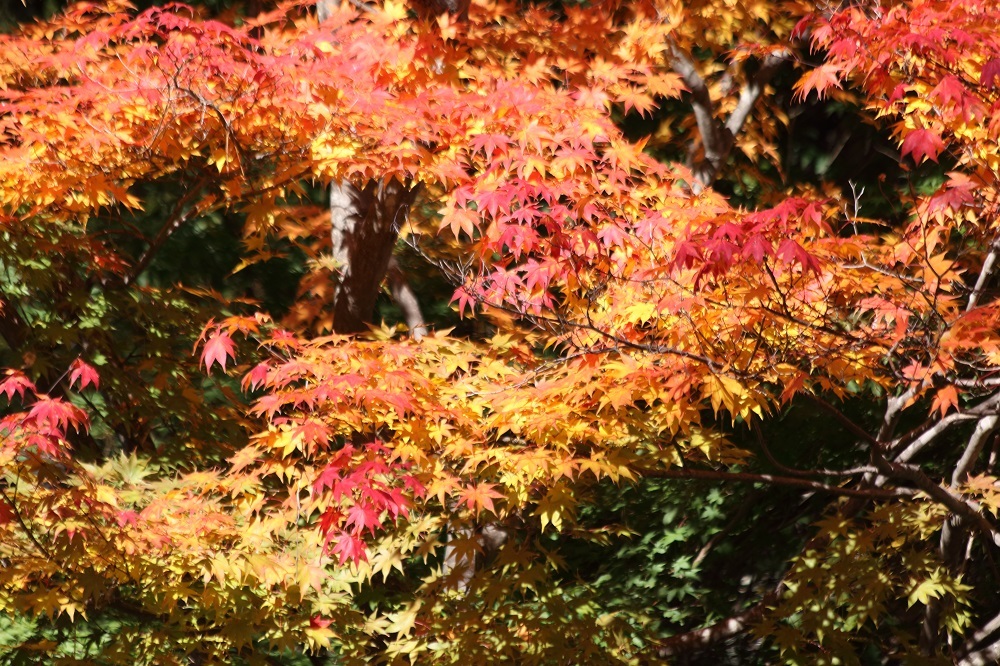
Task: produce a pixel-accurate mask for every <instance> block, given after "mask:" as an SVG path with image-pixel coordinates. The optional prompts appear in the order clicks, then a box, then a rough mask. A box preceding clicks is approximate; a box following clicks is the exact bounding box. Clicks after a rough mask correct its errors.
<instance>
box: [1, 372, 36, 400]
mask: <svg viewBox="0 0 1000 666" xmlns="http://www.w3.org/2000/svg"><path fill="white" fill-rule="evenodd" d="M25 390H28V391H31V392H32V393H34V392H35V385H34V384H33V383H32V382H31V380H30V379H28V378H27V377H25V375H24V373H23V372H21V371H19V370H8V371H7V379H5V380H3V381H2V382H0V393H5V394H6V395H7V400H8V402H9V401H10V400H13V399H14V394H15V393H16V394H18V395H19V396H20V397H21V399H22V400H23V399H24V392H25Z"/></svg>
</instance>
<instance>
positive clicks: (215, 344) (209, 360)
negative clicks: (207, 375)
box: [201, 330, 236, 372]
mask: <svg viewBox="0 0 1000 666" xmlns="http://www.w3.org/2000/svg"><path fill="white" fill-rule="evenodd" d="M235 356H236V345H235V343H233V340H232V338H230V337H229V333H227V332H225V331H222V330H216V331H215V333H213V334H212V335H210V336H208V340H206V341H205V347H204V349H203V350H202V352H201V362H202V365H204V366H205V371H206V372H211V370H212V365H213V364H215V363H218V364H219V365H220V366H221V367H222V369H223V370H225V369H226V361H227V360H228V359H229V358H231V357H235Z"/></svg>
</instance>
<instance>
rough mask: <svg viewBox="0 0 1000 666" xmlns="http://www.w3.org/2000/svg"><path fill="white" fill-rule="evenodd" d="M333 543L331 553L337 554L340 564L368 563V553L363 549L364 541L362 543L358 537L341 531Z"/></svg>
mask: <svg viewBox="0 0 1000 666" xmlns="http://www.w3.org/2000/svg"><path fill="white" fill-rule="evenodd" d="M333 541H334V544H333V548H332V552H334V553H336V554H337V556H338V561H339V563H340V564H345V563H347V562H351V563H353V564H356V563H358V562H367V561H368V551H367V549H366V548H365V543H364V541H362V540H361V539H360V538H359V537H356V536H354V535H353V534H350V533H348V532H344V531H341V532H340V533H339V534H337V535H336V536H335V537H334V539H333Z"/></svg>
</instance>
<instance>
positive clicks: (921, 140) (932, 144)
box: [900, 129, 944, 164]
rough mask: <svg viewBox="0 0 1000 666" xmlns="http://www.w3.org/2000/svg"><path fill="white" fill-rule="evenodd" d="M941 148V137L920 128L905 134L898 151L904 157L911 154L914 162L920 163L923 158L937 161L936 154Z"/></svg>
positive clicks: (942, 143)
mask: <svg viewBox="0 0 1000 666" xmlns="http://www.w3.org/2000/svg"><path fill="white" fill-rule="evenodd" d="M942 150H944V141H943V140H942V139H941V137H940V136H938V135H937V134H935V133H934V132H932V131H930V130H925V129H922V130H915V131H913V132H910V133H909V134H907V135H906V138H905V139H903V146H902V147H901V148H900V153H901V154H902V155H903V156H904V157H905V156H906V155H909V156H911V157H912V158H913V161H914V162H916V163H917V164H920V163H921V162H923V161H924V159H925V158H926V159H929V160H931V161H932V162H937V161H938V155H939V154H940V153H941V151H942Z"/></svg>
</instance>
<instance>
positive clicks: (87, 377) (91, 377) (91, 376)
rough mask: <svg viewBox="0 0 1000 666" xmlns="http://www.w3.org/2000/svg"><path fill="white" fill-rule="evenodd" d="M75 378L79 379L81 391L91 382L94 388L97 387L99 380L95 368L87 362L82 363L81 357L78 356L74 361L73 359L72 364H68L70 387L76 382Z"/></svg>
mask: <svg viewBox="0 0 1000 666" xmlns="http://www.w3.org/2000/svg"><path fill="white" fill-rule="evenodd" d="M77 380H79V381H80V390H81V391H82V390H83V389H85V388H87V387H88V386H90V385H91V384H93V385H94V388H95V389H96V388H97V387H98V383H99V382H100V380H101V378H100V376H99V375H98V374H97V370H94V368H93V367H91V366H90V365H88V364H87V363H84V362H83V360H82V359H79V358H78V359H76V360H75V361H73V364H72V365H70V366H69V385H70V387H72V386H73V384H75V383H76V382H77Z"/></svg>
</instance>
